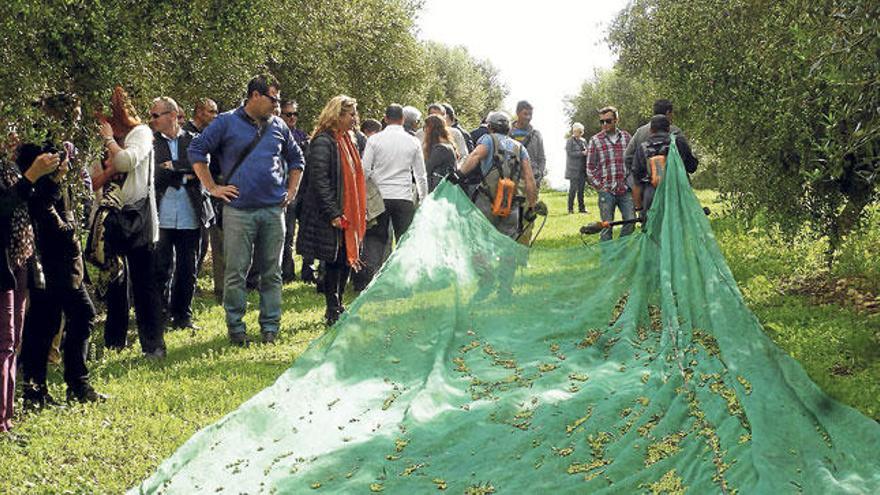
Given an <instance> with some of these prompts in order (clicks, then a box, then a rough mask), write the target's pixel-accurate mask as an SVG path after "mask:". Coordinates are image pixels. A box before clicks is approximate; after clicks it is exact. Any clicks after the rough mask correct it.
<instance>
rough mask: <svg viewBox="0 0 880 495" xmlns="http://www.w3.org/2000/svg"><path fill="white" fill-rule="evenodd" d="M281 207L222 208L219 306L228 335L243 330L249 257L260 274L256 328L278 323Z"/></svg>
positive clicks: (271, 327)
mask: <svg viewBox="0 0 880 495" xmlns="http://www.w3.org/2000/svg"><path fill="white" fill-rule="evenodd" d="M283 247H284V210H283V209H282V208H281V207H280V206H267V207H264V208H253V209H238V208H233V207H231V206H228V205H227V206H226V207H224V209H223V253H224V255H225V258H226V269H225V272H224V274H225V279H224V283H223V309H225V310H226V328H227V330H228V331H229V334H230V335H231V334H235V333H244V332H245V331H246V330H247V329H246V328H245V324H244V321H243V318H244V313H245V310H247V288H246V286H245V280H246V278H247V273H248V269H249V268H250V265H251V259H253V262H254V265H255V267H256V270H257V272H258V273H259V275H260V287H259V289H260V319H259V321H260V330H261V331H263V332H278V328H279V326H280V323H281V250H282V248H283Z"/></svg>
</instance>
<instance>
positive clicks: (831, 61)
mask: <svg viewBox="0 0 880 495" xmlns="http://www.w3.org/2000/svg"><path fill="white" fill-rule="evenodd" d="M609 41H610V43H611V46H612V48H613V49H615V50H616V52H617V54H618V55H619V60H618V62H617V70H618V71H620V75H621V77H623V78H625V79H632V80H637V81H642V82H644V83H645V84H648V85H650V86H652V87H653V92H652V94H651V97H652V98H654V97H666V98H669V99H671V100H672V101H673V102H674V104H675V106H676V112H677V122H678V123H680V124H681V125H682V126H683V127H684V128H685V130H686V131H687V133H688V135H689V136H691V137H693V138H694V139H695V140H697V141H698V142H699V143H701V144H702V145H703V147H704V148H707V149H710V150H712V152H713V154H716V155H717V156H719V157H720V158H721V159H722V160H723V162H724V163H726V166H724V167H721V168H720V169H719V170H718V179H719V187H720V189H721V190H722V192H726V193H728V194H729V195H730V196H732V197H733V199H735V200H736V201H737V202H738V205H739V206H742V207H745V208H746V209H747V210H752V209H753V208H762V209H764V210H766V211H768V212H769V213H770V214H771V215H772V216H773V217H774V218H776V219H778V220H780V221H781V223H782V224H783V225H798V224H799V223H800V222H801V221H804V220H808V221H811V222H812V223H813V224H814V225H815V226H817V227H818V228H819V229H820V231H822V232H824V233H826V234H828V235H829V237H830V240H831V249H832V250H833V249H835V248H836V246H837V245H839V243H840V242H841V240H842V238H843V237H844V236H845V235H846V234H847V233H848V232H850V231H851V230H852V229H853V228H855V227H857V225H858V222H859V219H860V218H861V217H862V216H863V213H864V211H865V207H866V206H867V205H868V204H870V203H871V202H872V201H874V200H876V198H877V196H878V184H880V161H878V156H880V3H877V2H875V1H871V0H820V1H816V2H806V3H805V2H797V1H793V0H786V1H780V2H762V1H756V0H733V1H730V0H709V1H703V0H700V1H697V0H685V1H679V0H634V1H633V2H631V3H630V4H629V6H628V7H627V8H626V9H625V10H623V11H622V12H621V13H620V14H619V15H618V17H617V18H616V20H615V22H614V23H613V25H612V27H611V30H610V33H609ZM619 104H620V105H621V106H625V105H631V104H632V102H629V101H625V102H620V103H619ZM637 104H638V103H637ZM678 109H683V110H684V111H683V112H679V111H678Z"/></svg>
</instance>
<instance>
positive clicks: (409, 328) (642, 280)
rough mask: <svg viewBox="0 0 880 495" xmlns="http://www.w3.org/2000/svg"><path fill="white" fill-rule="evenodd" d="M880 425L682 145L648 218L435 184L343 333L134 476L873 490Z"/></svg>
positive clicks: (246, 489)
mask: <svg viewBox="0 0 880 495" xmlns="http://www.w3.org/2000/svg"><path fill="white" fill-rule="evenodd" d="M878 448H880V426H878V424H877V423H875V422H874V421H872V420H870V419H869V418H867V417H865V416H862V415H860V414H859V413H858V412H856V411H854V410H853V409H851V408H849V407H846V406H844V405H841V404H839V403H837V402H835V401H834V400H832V399H830V398H829V397H827V396H826V395H825V394H823V393H822V392H821V391H820V390H819V389H818V387H817V386H816V385H815V384H814V383H812V382H811V381H810V380H809V378H808V377H807V375H806V374H805V373H804V371H803V370H802V368H801V367H800V366H799V365H798V364H797V363H796V362H795V361H794V360H793V359H791V358H790V357H788V356H787V355H786V354H784V353H783V352H781V351H780V350H779V349H778V348H777V347H776V346H775V345H774V344H773V343H772V342H771V341H770V340H769V339H768V338H767V337H766V336H765V335H764V333H763V332H762V329H761V325H760V323H759V322H758V321H757V319H756V318H755V316H754V315H753V314H752V313H751V312H750V311H749V309H748V308H747V307H746V306H745V304H744V303H743V299H742V296H741V294H740V292H739V290H738V288H737V285H736V282H735V281H734V279H733V277H732V275H731V273H730V271H729V269H728V267H727V265H726V263H725V261H724V258H723V257H722V255H721V253H720V251H719V249H718V246H717V244H716V241H715V239H714V237H713V234H712V231H711V229H710V227H709V223H708V220H707V219H706V217H705V215H704V214H703V212H702V211H701V209H700V206H699V204H698V202H697V199H696V197H695V196H694V194H693V192H692V191H691V190H690V188H689V187H688V184H687V177H686V174H685V172H684V169H683V166H682V164H681V159H680V158H679V157H678V153H677V151H675V150H674V147H673V150H672V151H671V152H670V157H669V166H668V170H667V176H666V178H665V179H664V182H663V183H662V184H661V186H660V188H659V189H658V191H657V194H656V197H655V200H654V204H653V207H652V210H651V215H650V219H649V221H648V223H647V225H646V227H645V229H644V232H640V233H637V234H635V235H632V236H630V237H628V238H623V239H621V240H617V241H612V242H608V243H603V244H600V245H592V246H589V247H580V248H565V249H561V248H557V249H552V248H538V247H536V248H533V249H532V250H531V251H529V250H527V249H526V248H524V247H523V246H521V245H519V244H516V243H514V242H512V241H511V240H510V239H508V238H506V237H503V236H501V235H500V234H498V233H497V232H496V231H495V230H494V229H493V228H492V227H491V226H490V225H489V223H488V222H487V221H486V219H485V218H484V217H483V216H482V214H481V213H480V212H479V211H477V210H476V209H475V208H474V207H473V206H472V204H471V202H470V201H469V200H468V199H467V198H466V197H465V195H464V194H462V192H461V191H460V189H459V188H458V187H456V186H453V185H450V184H446V183H444V184H442V185H441V186H440V187H439V188H438V189H437V191H436V192H435V193H434V194H433V195H432V196H431V197H430V198H428V200H427V201H426V202H424V203H423V204H422V205H421V206H420V207H419V210H418V213H417V215H416V218H415V220H414V221H413V224H412V226H411V227H410V229H409V231H408V232H407V234H406V236H405V237H404V239H403V242H402V243H401V244H400V246H399V248H398V249H397V250H396V251H395V252H394V253H393V254H392V256H391V258H390V259H389V260H388V262H387V263H386V265H385V267H384V268H383V269H382V271H381V273H380V274H379V276H378V277H377V278H376V279H375V280H374V282H373V283H372V285H370V287H369V288H368V289H367V290H366V291H365V292H364V293H362V294H361V296H360V297H358V299H357V300H356V301H355V302H354V303H353V304H352V305H351V307H350V311H349V312H348V313H347V314H346V315H345V316H344V317H343V319H342V320H340V322H339V323H338V324H337V325H336V326H334V327H333V328H332V329H330V330H329V331H327V333H326V334H324V335H323V336H322V337H321V338H320V339H318V340H317V341H315V342H314V343H313V344H312V346H311V347H310V348H309V350H308V351H307V352H306V353H304V354H303V355H302V356H301V357H300V358H299V359H298V360H297V361H296V363H295V364H294V365H293V367H291V368H290V369H289V370H287V371H286V372H285V373H284V374H283V375H282V376H281V377H280V378H279V379H278V381H277V382H276V383H275V384H274V385H272V386H271V387H269V388H267V389H266V390H264V391H263V392H261V393H260V394H258V395H257V396H255V397H254V398H253V399H251V400H249V401H248V402H247V403H245V404H244V405H242V406H241V407H240V408H239V409H238V410H236V411H234V412H232V413H231V414H229V415H227V416H226V417H225V418H223V419H222V420H220V421H219V422H217V423H216V424H214V425H212V426H209V427H207V428H205V429H204V430H202V431H200V432H199V433H197V434H196V435H194V436H193V437H192V438H191V439H190V440H189V441H188V442H187V443H186V444H185V445H183V446H182V447H181V448H180V449H179V450H178V451H177V452H176V453H175V454H174V455H172V456H171V457H170V458H169V459H167V460H166V461H164V462H163V463H162V464H161V466H160V467H159V468H158V469H157V471H156V472H155V473H154V474H153V475H152V476H151V477H150V478H149V479H148V480H146V481H145V482H144V483H143V484H142V485H141V486H140V487H139V488H138V489H135V490H133V492H134V493H138V492H139V493H186V494H189V493H213V492H221V493H253V494H256V493H309V492H311V490H316V491H325V492H328V493H370V492H378V491H384V492H389V493H407V494H409V493H428V492H431V491H436V490H438V489H439V490H447V491H449V492H451V493H468V494H480V493H493V492H497V493H536V492H539V491H541V490H548V491H550V492H552V493H638V492H648V493H685V492H688V493H736V492H739V493H749V494H751V493H762V494H763V493H767V494H781V493H877V492H880V463H878Z"/></svg>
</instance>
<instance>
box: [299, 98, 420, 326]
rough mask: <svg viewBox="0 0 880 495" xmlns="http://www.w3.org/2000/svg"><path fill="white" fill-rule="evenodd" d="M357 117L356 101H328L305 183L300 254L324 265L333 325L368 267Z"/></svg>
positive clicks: (328, 320)
mask: <svg viewBox="0 0 880 495" xmlns="http://www.w3.org/2000/svg"><path fill="white" fill-rule="evenodd" d="M356 113H357V102H356V101H355V99H354V98H351V97H348V96H345V95H339V96H336V97H334V98H332V99H331V100H330V101H329V102H327V105H325V106H324V109H323V110H322V111H321V114H320V116H319V117H318V123H317V125H316V126H315V129H314V131H313V133H312V142H311V147H310V152H309V166H308V167H307V168H306V173H305V179H304V180H303V182H304V183H303V188H304V189H303V191H304V192H303V197H302V202H303V203H302V210H301V212H300V229H299V232H297V239H296V250H297V252H299V253H300V254H301V255H302V256H303V258H305V257H310V258H313V259H318V260H321V261H322V262H323V263H324V269H325V272H324V285H323V292H324V297H325V300H326V309H325V311H324V321H325V322H326V323H327V325H328V326H330V325H333V324H334V323H336V321H337V320H338V319H339V317H340V315H341V314H342V313H343V312H344V311H345V307H344V306H343V305H342V295H343V294H344V293H345V285H346V282H347V281H348V277H349V275H350V273H351V270H352V269H353V270H356V271H358V270H361V269H362V267H363V263H362V261H361V252H362V248H363V242H364V235H365V233H366V208H367V195H366V182H365V178H364V169H363V167H362V165H361V159H360V155H359V153H358V150H357V145H356V144H355V143H354V142H353V140H352V136H351V132H350V131H351V125H352V122H353V121H354V118H355V114H356ZM375 138H376V136H373V137H372V138H370V141H372V140H373V139H375ZM407 138H409V139H412V138H411V137H409V136H407Z"/></svg>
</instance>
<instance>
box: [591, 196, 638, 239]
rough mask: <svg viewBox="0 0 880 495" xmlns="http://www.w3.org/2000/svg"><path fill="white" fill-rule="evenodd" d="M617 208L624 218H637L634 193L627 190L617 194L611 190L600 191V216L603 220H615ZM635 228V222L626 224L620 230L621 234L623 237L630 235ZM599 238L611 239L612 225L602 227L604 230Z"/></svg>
mask: <svg viewBox="0 0 880 495" xmlns="http://www.w3.org/2000/svg"><path fill="white" fill-rule="evenodd" d="M615 208H617V209H618V210H620V214H621V215H622V216H623V219H624V220H632V219H633V218H635V210H634V208H635V207H634V206H633V199H632V193H631V192H629V191H627V192H625V193H623V194H620V195H617V194H612V193H610V192H605V191H599V217H600V218H601V219H602V221H603V222H613V221H614V209H615ZM633 230H635V225H634V224H631V223H630V224H626V225H624V226H623V228H622V229H621V230H620V236H621V237H623V236H625V235H630V234H632V233H633ZM599 240H600V241H610V240H611V227H609V228H607V229H602V232H601V233H600V234H599Z"/></svg>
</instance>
